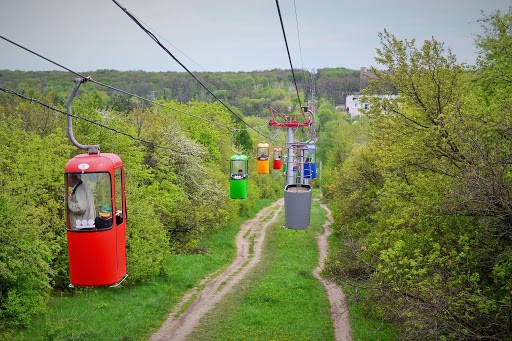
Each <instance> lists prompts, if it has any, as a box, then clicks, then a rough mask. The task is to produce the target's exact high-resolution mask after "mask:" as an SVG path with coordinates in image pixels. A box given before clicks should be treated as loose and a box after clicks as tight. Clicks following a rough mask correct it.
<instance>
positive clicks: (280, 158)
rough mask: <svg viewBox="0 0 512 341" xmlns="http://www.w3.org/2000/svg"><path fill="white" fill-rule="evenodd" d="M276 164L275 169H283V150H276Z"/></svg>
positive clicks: (274, 164) (274, 163)
mask: <svg viewBox="0 0 512 341" xmlns="http://www.w3.org/2000/svg"><path fill="white" fill-rule="evenodd" d="M273 159H274V162H273V167H272V168H273V169H277V170H281V168H283V149H282V148H277V147H276V148H274V157H273Z"/></svg>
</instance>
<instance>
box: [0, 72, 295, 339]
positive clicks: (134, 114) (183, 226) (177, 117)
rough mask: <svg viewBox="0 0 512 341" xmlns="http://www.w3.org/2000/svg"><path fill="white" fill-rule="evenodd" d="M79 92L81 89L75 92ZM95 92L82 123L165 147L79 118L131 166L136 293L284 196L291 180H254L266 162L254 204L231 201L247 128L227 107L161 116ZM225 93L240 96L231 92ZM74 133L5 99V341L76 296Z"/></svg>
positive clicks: (81, 108)
mask: <svg viewBox="0 0 512 341" xmlns="http://www.w3.org/2000/svg"><path fill="white" fill-rule="evenodd" d="M100 73H104V74H110V72H109V71H104V72H100ZM15 74H16V75H17V76H20V77H23V76H26V74H19V73H15ZM2 75H4V73H2ZM56 75H57V76H58V77H60V76H61V75H60V74H56ZM67 83H69V84H68V85H69V88H68V89H67V91H69V90H70V89H71V87H72V83H71V82H67ZM144 86H145V85H144V84H141V87H144ZM90 87H91V86H90V85H89V84H84V85H83V86H82V87H81V89H80V91H79V94H78V96H77V98H76V99H75V100H74V102H73V107H72V111H73V114H75V115H79V116H82V117H85V118H87V119H89V120H92V121H95V122H99V123H101V124H103V125H107V126H110V127H114V128H115V129H117V130H118V131H122V132H125V133H127V134H130V135H133V136H136V137H139V138H142V139H145V140H148V141H151V142H152V143H153V144H147V143H141V142H139V141H136V140H134V139H131V138H130V137H128V136H126V135H121V134H118V133H117V132H115V131H111V130H106V129H104V128H103V127H100V126H98V125H94V124H91V123H90V122H86V121H84V120H81V119H76V118H75V119H74V120H73V130H74V135H75V137H76V139H77V140H78V141H79V142H80V143H83V144H100V146H101V151H102V152H112V153H115V154H118V155H119V156H121V158H122V159H123V163H124V167H125V175H126V195H127V199H128V200H127V214H128V219H127V270H128V274H129V277H128V283H130V284H132V285H135V284H137V283H141V282H149V281H154V280H155V279H156V278H159V277H162V278H165V277H167V276H168V275H169V271H168V269H169V268H168V266H167V265H168V261H169V257H170V256H171V255H172V254H179V253H201V252H202V251H201V250H202V246H201V243H202V241H203V239H204V238H205V237H206V236H208V235H210V234H211V233H213V232H215V231H216V230H218V229H220V228H221V227H222V226H225V225H226V223H227V222H232V221H235V220H237V219H239V217H240V216H246V215H248V214H250V213H251V212H252V209H253V206H254V205H255V204H256V203H258V202H259V199H260V198H272V199H274V198H276V197H278V196H280V195H282V194H281V193H282V176H281V175H280V174H279V173H275V174H272V175H265V176H263V175H261V176H258V175H254V176H253V175H252V174H255V173H256V172H255V162H254V164H251V166H250V174H251V176H250V178H249V179H250V180H249V188H250V198H249V199H248V200H238V201H237V200H230V199H229V197H228V193H229V161H228V160H229V158H230V156H231V155H232V150H231V137H232V131H233V128H234V127H236V128H238V129H241V128H245V125H243V124H242V123H241V122H239V121H238V120H237V119H235V118H234V117H233V115H232V113H230V112H228V111H227V110H226V109H225V108H224V107H223V106H221V105H219V104H216V103H206V102H198V101H193V102H189V103H186V104H183V103H179V102H175V101H165V100H161V102H160V103H161V104H162V106H155V107H149V106H147V105H145V104H142V103H140V101H139V100H134V99H133V98H128V100H126V99H121V98H120V97H111V96H109V95H108V94H107V93H106V92H100V91H90ZM285 88H286V89H287V87H285ZM17 90H18V91H20V92H23V93H24V94H25V95H26V96H28V97H34V98H38V99H41V100H42V101H43V102H45V103H48V104H50V105H52V106H54V107H58V108H63V106H64V105H65V102H66V95H60V94H59V95H57V94H56V92H55V91H54V89H49V90H48V91H46V92H42V91H40V90H38V89H35V88H33V87H31V86H30V85H28V84H26V83H25V84H20V85H18V86H17ZM224 95H225V96H227V97H229V96H230V92H226V93H224ZM201 96H202V95H199V97H201ZM233 110H234V111H235V112H236V113H237V115H242V113H241V112H239V111H238V109H236V108H234V109H233ZM255 119H258V120H259V121H261V122H264V120H262V119H260V118H255ZM261 122H258V124H259V125H262V124H261ZM65 130H66V116H65V115H62V114H61V113H56V112H54V111H52V110H50V109H47V108H44V107H42V106H41V105H39V104H37V103H32V102H26V101H24V100H22V99H19V98H17V97H14V96H11V95H6V94H2V95H0V138H1V141H2V148H1V149H0V193H1V195H0V216H1V217H2V218H3V219H2V222H1V223H0V224H1V225H2V231H1V232H0V261H1V262H0V317H1V319H0V320H1V321H2V322H1V325H0V334H1V335H2V337H3V336H5V337H7V335H10V334H11V332H10V331H9V330H11V329H12V328H20V327H22V326H25V325H27V324H28V323H29V322H30V319H31V316H32V315H31V314H32V313H35V314H37V313H41V312H42V311H44V310H45V305H46V302H47V301H48V299H49V295H50V291H51V290H52V289H55V290H59V289H63V288H65V287H66V286H67V284H68V281H69V279H68V278H69V276H68V260H67V244H66V233H65V227H64V225H65V208H64V200H63V193H64V189H63V170H64V167H65V164H66V162H67V160H69V159H70V158H71V157H72V156H73V155H75V154H77V153H79V151H77V150H76V148H75V147H73V146H71V145H70V143H69V141H68V138H67V136H66V132H65ZM267 133H268V131H267ZM237 135H238V136H237V140H236V141H235V143H236V144H237V145H238V146H239V147H240V148H242V149H243V150H244V151H245V153H247V154H248V155H251V154H252V153H253V152H254V151H253V148H254V147H253V146H254V145H255V141H256V140H255V138H254V137H253V136H252V133H249V132H248V131H247V130H241V133H240V134H237ZM157 145H158V146H163V147H164V148H159V147H157Z"/></svg>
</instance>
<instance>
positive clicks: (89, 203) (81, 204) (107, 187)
mask: <svg viewBox="0 0 512 341" xmlns="http://www.w3.org/2000/svg"><path fill="white" fill-rule="evenodd" d="M111 187H112V186H111V179H110V174H109V173H106V172H105V173H104V172H102V173H67V174H66V207H67V217H68V222H67V227H68V229H69V230H75V231H76V230H81V231H88V230H99V229H109V228H111V227H112V192H111Z"/></svg>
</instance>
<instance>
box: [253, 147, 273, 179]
mask: <svg viewBox="0 0 512 341" xmlns="http://www.w3.org/2000/svg"><path fill="white" fill-rule="evenodd" d="M269 149H270V146H269V144H268V143H258V151H257V157H258V161H257V165H256V171H257V172H258V174H268V173H270V161H269Z"/></svg>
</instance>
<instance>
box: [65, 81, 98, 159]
mask: <svg viewBox="0 0 512 341" xmlns="http://www.w3.org/2000/svg"><path fill="white" fill-rule="evenodd" d="M88 80H89V77H87V78H76V79H75V87H74V88H73V90H72V91H71V94H70V95H69V99H68V105H67V113H68V137H69V139H70V140H71V142H72V143H73V144H74V145H75V146H76V147H78V148H80V149H83V150H87V152H88V153H89V154H99V152H100V146H99V145H83V144H81V143H79V142H78V141H77V140H76V139H75V136H74V135H73V116H72V114H71V104H72V103H73V99H74V98H75V96H76V93H77V92H78V88H79V87H80V85H81V84H82V83H85V82H87V81H88Z"/></svg>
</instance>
